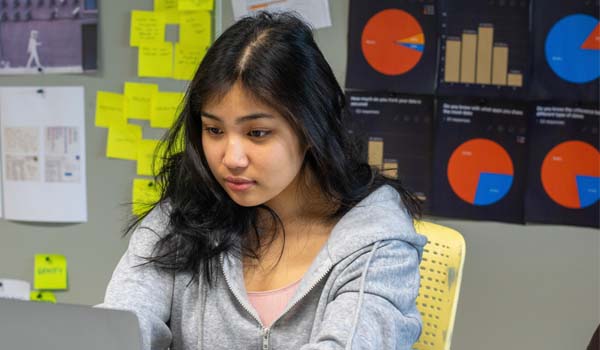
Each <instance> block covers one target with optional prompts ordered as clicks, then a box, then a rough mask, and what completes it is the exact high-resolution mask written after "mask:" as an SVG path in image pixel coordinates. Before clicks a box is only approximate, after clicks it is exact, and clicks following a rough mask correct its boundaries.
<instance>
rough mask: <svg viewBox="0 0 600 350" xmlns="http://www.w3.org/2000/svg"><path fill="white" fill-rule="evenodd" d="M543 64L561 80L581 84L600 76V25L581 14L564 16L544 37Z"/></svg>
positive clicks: (594, 19)
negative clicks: (544, 60) (545, 62)
mask: <svg viewBox="0 0 600 350" xmlns="http://www.w3.org/2000/svg"><path fill="white" fill-rule="evenodd" d="M545 54H546V61H547V62H548V65H550V68H552V70H553V71H554V73H556V74H557V75H558V76H559V77H560V78H561V79H563V80H566V81H568V82H571V83H575V84H583V83H587V82H590V81H592V80H594V79H597V78H598V77H600V24H599V23H598V19H596V18H594V17H592V16H589V15H583V14H576V15H570V16H567V17H564V18H563V19H561V20H560V21H558V22H556V24H554V26H553V27H552V28H551V29H550V32H549V33H548V36H547V37H546V46H545Z"/></svg>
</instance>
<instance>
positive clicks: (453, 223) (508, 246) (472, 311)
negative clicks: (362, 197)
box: [0, 0, 600, 350]
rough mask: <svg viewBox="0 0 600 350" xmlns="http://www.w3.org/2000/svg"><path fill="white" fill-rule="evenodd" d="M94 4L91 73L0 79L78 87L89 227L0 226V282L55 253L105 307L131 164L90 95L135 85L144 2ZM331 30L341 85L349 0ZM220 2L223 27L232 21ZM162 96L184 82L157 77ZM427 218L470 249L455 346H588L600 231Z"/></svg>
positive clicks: (598, 294) (329, 53) (338, 8)
mask: <svg viewBox="0 0 600 350" xmlns="http://www.w3.org/2000/svg"><path fill="white" fill-rule="evenodd" d="M108 3H109V1H102V2H101V3H100V47H99V50H100V51H99V52H100V55H101V56H100V62H99V65H100V69H99V71H98V73H97V74H95V75H87V76H81V75H71V76H69V75H62V76H36V77H5V76H0V86H11V85H84V86H85V88H86V94H85V95H86V103H85V106H86V121H87V127H86V137H87V152H88V154H87V159H88V163H87V174H88V180H87V181H88V206H89V207H88V208H89V209H88V210H89V221H88V222H87V223H85V224H77V225H62V224H55V225H47V224H44V225H42V224H31V223H23V222H7V221H5V220H1V219H0V277H4V278H20V279H25V280H29V281H32V270H33V255H34V254H36V253H40V252H47V253H59V254H64V255H66V256H67V259H68V261H69V282H70V289H69V291H67V292H64V293H56V294H57V299H58V301H59V302H64V303H75V304H95V303H99V302H101V300H102V297H103V293H104V289H105V287H106V284H107V282H108V280H109V279H110V275H111V272H112V269H113V268H114V266H115V264H116V263H117V261H118V259H119V257H120V256H121V254H122V253H123V252H124V250H125V248H126V245H127V239H126V238H125V239H123V238H121V236H120V232H121V229H122V227H123V225H124V223H125V221H124V219H125V218H126V215H127V213H128V209H129V208H128V207H127V206H126V205H122V204H121V203H125V202H127V201H128V200H129V196H130V190H131V180H132V179H133V177H134V175H135V163H134V162H129V161H122V160H114V159H107V158H106V157H105V156H104V150H105V146H106V130H105V129H101V128H95V127H94V126H93V120H94V107H95V94H96V90H107V91H122V84H123V82H124V80H129V81H141V79H138V78H136V57H137V55H136V49H133V48H130V47H129V46H128V37H129V11H130V10H132V9H151V8H152V1H150V0H130V1H110V4H111V5H110V6H109V5H108ZM330 6H331V11H332V21H333V23H334V26H333V27H331V28H326V29H321V30H318V31H317V32H316V33H315V36H316V38H317V41H318V43H319V45H320V46H321V47H322V49H323V52H324V54H325V56H326V57H327V59H328V60H329V62H330V63H331V65H332V67H333V70H334V72H335V74H336V75H337V77H338V79H339V81H340V83H341V84H343V83H344V72H345V67H346V56H345V55H346V45H347V36H346V32H347V17H348V1H347V0H331V1H330ZM232 20H233V19H232V12H231V3H230V1H229V0H223V23H224V26H226V25H227V24H230V23H232ZM143 81H145V82H157V83H159V84H160V89H161V90H165V91H169V90H173V91H176V90H178V89H183V88H184V86H185V84H183V83H180V82H175V81H166V80H159V79H156V80H154V79H144V80H143ZM431 220H433V221H435V222H438V223H441V224H443V225H447V226H450V227H453V228H455V229H457V230H459V231H460V232H462V234H463V235H464V237H465V239H466V242H467V260H466V263H465V271H464V277H463V286H462V291H461V298H460V303H459V309H458V314H457V319H456V326H455V332H454V339H453V345H454V346H453V348H454V349H464V350H479V349H486V350H500V349H545V350H564V349H584V348H585V346H586V345H587V342H588V341H589V339H590V337H591V335H592V333H593V330H594V329H595V328H596V326H597V325H598V324H599V323H600V302H599V299H600V261H599V251H600V239H599V238H600V234H599V231H598V230H595V229H584V228H575V227H567V226H545V225H525V226H523V225H509V224H500V223H492V222H474V221H461V220H441V219H438V218H431Z"/></svg>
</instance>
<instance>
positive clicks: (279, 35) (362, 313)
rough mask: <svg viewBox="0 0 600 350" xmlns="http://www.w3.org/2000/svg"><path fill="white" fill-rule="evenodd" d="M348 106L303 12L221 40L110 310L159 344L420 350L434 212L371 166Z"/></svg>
mask: <svg viewBox="0 0 600 350" xmlns="http://www.w3.org/2000/svg"><path fill="white" fill-rule="evenodd" d="M344 104H345V101H344V95H343V92H342V90H341V89H340V87H339V85H338V84H337V82H336V79H335V77H334V75H333V73H332V71H331V69H330V67H329V65H328V64H327V62H326V61H325V58H324V57H323V55H322V53H321V52H320V51H319V49H318V48H317V46H316V44H315V42H314V40H313V37H312V32H311V29H310V28H309V27H308V26H307V25H306V24H304V23H303V22H302V21H300V20H299V19H297V18H296V17H294V16H292V15H289V14H267V13H261V14H259V15H257V16H254V17H249V18H245V19H242V20H240V21H238V22H237V23H235V24H233V26H231V27H230V28H229V29H227V30H226V31H225V32H224V33H223V34H222V35H221V36H220V37H219V38H218V39H217V40H216V42H215V43H214V44H213V45H212V47H211V48H210V49H209V50H208V52H207V54H206V56H205V58H204V60H203V61H202V63H201V64H200V66H199V68H198V71H197V72H196V75H195V77H194V79H193V81H192V82H191V84H190V86H189V89H188V92H187V96H186V101H185V105H184V108H183V111H182V113H181V115H180V116H179V118H178V120H177V121H176V123H175V125H174V127H173V128H172V129H171V130H170V131H169V134H168V136H167V137H166V139H165V143H164V145H165V147H166V148H165V149H166V154H167V160H166V163H165V166H164V167H163V169H162V170H161V172H160V173H159V175H158V178H157V181H158V182H159V183H160V184H161V185H162V190H163V192H162V197H161V200H160V201H159V202H158V203H157V204H155V205H154V207H153V208H152V210H151V211H149V213H147V215H145V216H144V217H142V218H140V219H139V220H138V221H137V222H135V223H134V225H132V226H131V227H130V231H133V234H132V236H131V239H130V244H129V248H128V250H127V252H126V253H125V254H124V256H123V258H122V259H121V261H120V262H119V264H118V266H117V268H116V270H115V271H114V274H113V276H112V279H111V281H110V283H109V286H108V289H107V292H106V297H105V302H104V304H103V306H104V307H110V308H117V309H128V310H133V311H134V312H135V313H136V314H137V315H138V318H139V321H140V326H141V329H142V334H143V344H144V348H145V349H165V348H167V347H170V348H171V349H173V350H180V349H190V350H191V349H210V350H215V349H227V350H231V349H262V350H267V349H284V350H287V349H294V350H295V349H301V350H318V349H376V350H384V349H410V348H411V345H412V344H413V343H414V342H415V341H416V340H417V339H418V337H419V335H420V332H421V320H420V315H419V312H418V311H417V309H416V306H415V298H416V296H417V293H418V289H419V262H420V258H421V252H422V248H423V245H424V244H425V242H426V239H425V238H424V237H423V236H420V235H418V234H416V233H415V231H414V228H413V224H412V220H413V216H414V215H415V214H416V213H417V211H418V203H417V202H416V200H415V199H414V198H413V197H412V196H411V195H410V194H409V193H408V192H407V191H406V190H405V189H403V188H402V186H401V185H400V183H399V182H397V181H396V180H391V179H388V178H385V177H383V176H382V175H381V174H379V173H377V172H376V171H375V170H372V169H371V168H370V167H369V166H368V165H367V164H365V163H364V162H363V161H361V159H360V155H359V151H358V149H357V148H356V147H355V146H354V145H353V143H352V141H351V139H350V138H349V136H348V135H347V134H346V131H345V129H344V126H343V123H344V116H345V107H344Z"/></svg>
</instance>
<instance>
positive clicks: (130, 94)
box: [124, 82, 158, 120]
mask: <svg viewBox="0 0 600 350" xmlns="http://www.w3.org/2000/svg"><path fill="white" fill-rule="evenodd" d="M124 90H125V101H126V102H125V103H126V106H127V109H126V115H127V118H133V119H145V120H150V108H151V107H152V96H153V95H154V93H156V92H158V85H156V84H144V83H131V82H126V83H125V88H124Z"/></svg>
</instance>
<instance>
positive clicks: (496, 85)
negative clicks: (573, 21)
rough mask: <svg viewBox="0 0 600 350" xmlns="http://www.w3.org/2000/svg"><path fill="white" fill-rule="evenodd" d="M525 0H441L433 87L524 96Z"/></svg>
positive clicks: (527, 51)
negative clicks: (437, 53) (436, 83)
mask: <svg viewBox="0 0 600 350" xmlns="http://www.w3.org/2000/svg"><path fill="white" fill-rule="evenodd" d="M529 6H530V1H529V0H518V1H517V0H510V1H508V0H441V1H440V8H439V19H440V28H439V31H440V51H439V52H440V57H439V67H438V68H439V74H438V90H437V91H438V93H439V94H441V95H453V96H469V95H472V96H490V97H509V98H525V97H527V92H528V90H527V86H528V83H529V65H530V49H529Z"/></svg>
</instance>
